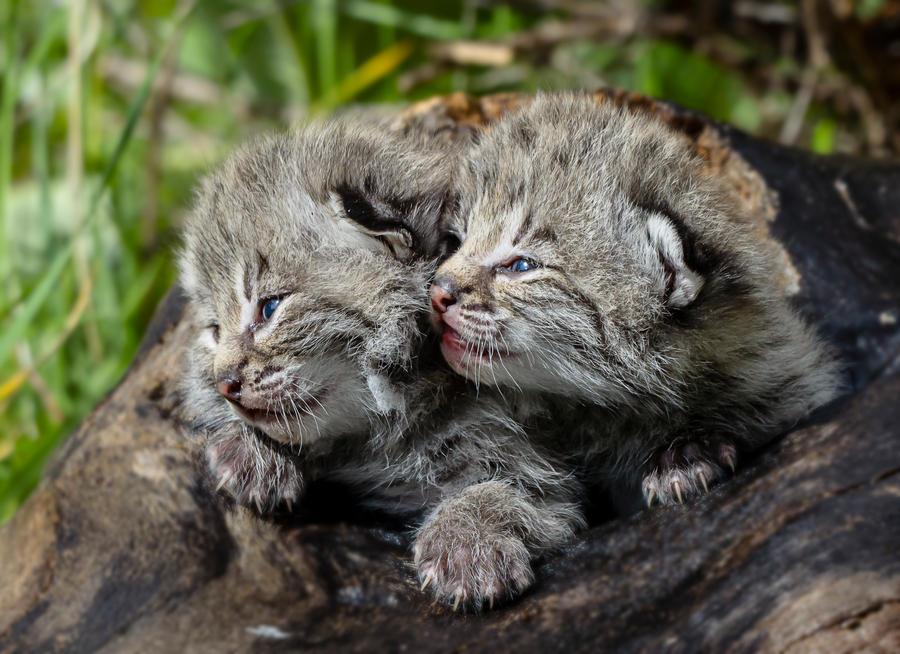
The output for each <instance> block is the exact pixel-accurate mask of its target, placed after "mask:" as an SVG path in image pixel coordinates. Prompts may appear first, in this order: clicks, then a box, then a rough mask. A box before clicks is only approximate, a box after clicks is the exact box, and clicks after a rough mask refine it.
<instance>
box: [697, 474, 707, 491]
mask: <svg viewBox="0 0 900 654" xmlns="http://www.w3.org/2000/svg"><path fill="white" fill-rule="evenodd" d="M697 476H698V477H699V478H700V483H701V484H703V491H704V492H705V493H708V492H709V486H708V485H707V484H706V475H704V474H703V473H702V472H698V473H697Z"/></svg>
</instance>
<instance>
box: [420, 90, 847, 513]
mask: <svg viewBox="0 0 900 654" xmlns="http://www.w3.org/2000/svg"><path fill="white" fill-rule="evenodd" d="M456 187H457V194H458V197H459V203H458V207H457V210H456V211H454V212H453V214H452V215H451V216H449V218H448V219H447V221H446V224H445V227H444V229H445V230H446V231H448V232H452V233H454V234H456V236H457V237H458V238H459V239H460V240H462V245H461V247H460V249H459V250H458V251H457V252H456V253H455V254H454V256H452V257H451V258H450V259H449V260H447V261H446V262H445V263H443V265H442V266H441V267H440V269H439V270H438V272H437V277H436V284H438V285H440V286H441V287H443V288H445V289H447V290H449V291H451V292H452V294H453V296H454V299H455V302H454V303H453V304H452V306H450V307H449V309H448V310H447V312H446V314H443V315H442V316H439V315H438V314H435V318H436V326H437V328H438V330H439V331H441V332H445V338H444V345H443V351H444V354H445V357H446V358H447V360H448V362H449V363H450V364H451V365H452V366H453V367H454V369H455V370H457V372H459V373H461V374H463V375H465V376H467V377H469V378H470V379H472V380H474V381H476V382H477V383H479V384H483V385H490V386H499V387H504V388H506V389H508V390H507V391H506V392H511V393H513V394H516V393H517V392H518V391H522V392H523V393H525V394H526V395H532V396H534V395H535V394H536V393H537V394H541V395H543V397H544V398H545V399H547V400H548V401H550V402H551V403H553V404H554V405H555V406H556V407H557V411H559V415H560V417H561V418H562V417H564V416H567V415H568V416H572V415H575V416H578V419H577V420H575V421H572V422H571V424H570V426H569V427H567V429H571V433H572V438H571V440H570V441H569V445H568V451H569V452H570V454H571V455H572V456H574V457H581V458H585V457H587V459H588V460H589V461H591V462H592V463H591V467H592V469H593V470H594V471H595V472H596V473H597V474H598V476H601V477H605V478H607V479H612V480H614V482H615V484H616V485H618V486H624V487H629V488H632V489H636V488H637V487H638V485H640V484H641V482H642V480H643V486H644V488H643V490H644V494H645V499H646V500H647V501H652V500H653V499H654V498H656V499H659V500H660V501H664V502H665V501H680V499H681V498H682V495H689V494H691V493H696V492H701V491H702V490H703V488H702V487H705V486H706V485H707V484H708V483H711V482H712V481H713V480H714V479H716V478H718V477H721V476H722V473H723V469H724V468H727V467H730V466H732V465H733V463H734V456H735V449H734V446H735V445H736V446H737V447H738V448H739V449H750V448H753V447H755V446H758V445H759V444H760V443H762V442H764V441H766V440H768V439H770V438H771V437H773V436H774V435H776V434H777V433H778V431H779V430H780V429H782V428H784V427H786V426H788V425H790V424H792V423H794V422H796V421H797V420H798V419H800V418H803V417H804V416H806V415H807V413H808V412H809V411H810V410H811V409H813V408H815V407H817V406H819V405H821V404H823V403H825V402H827V401H828V400H829V399H831V398H832V397H833V395H834V393H835V388H836V375H835V365H834V363H833V362H832V360H831V358H830V356H829V355H828V353H827V351H826V349H825V348H824V347H823V346H822V345H821V343H820V342H819V340H818V339H817V337H816V336H815V334H814V332H813V330H811V329H810V328H808V327H807V326H806V325H805V324H804V323H803V322H802V321H801V319H800V318H799V317H798V316H797V314H796V313H795V312H794V311H793V310H792V309H791V307H790V305H789V302H788V301H787V300H786V299H785V298H784V297H783V295H782V294H781V292H780V290H779V289H778V286H777V284H776V281H775V280H776V273H775V272H774V270H773V267H772V265H771V262H772V261H774V257H773V256H771V253H770V252H769V250H768V247H769V246H768V245H767V244H766V242H765V240H764V238H763V237H762V236H761V235H760V234H759V233H757V232H754V226H753V224H751V220H750V219H749V218H748V217H747V216H745V215H744V214H742V212H741V210H740V209H739V208H738V207H737V206H736V205H735V204H734V202H733V201H731V200H730V199H729V196H728V195H727V194H726V193H725V192H724V191H723V188H722V187H721V186H720V182H719V181H718V180H716V179H714V178H712V177H710V176H709V175H708V174H706V173H704V172H703V170H701V164H700V161H699V159H698V157H697V156H696V155H695V154H693V153H692V150H691V148H690V146H689V144H688V143H687V140H686V139H685V137H683V136H682V135H680V134H677V133H676V132H674V131H673V130H671V129H669V128H668V127H666V126H665V125H663V124H662V123H661V122H659V121H657V120H656V119H654V118H653V117H651V116H648V115H643V114H640V113H635V112H630V111H628V110H625V109H621V108H616V107H614V106H611V105H610V104H609V103H606V104H598V103H597V102H595V100H594V99H593V98H591V97H590V96H588V95H586V94H578V93H561V94H547V95H542V96H539V97H538V98H537V99H536V100H535V101H534V103H533V104H531V105H530V106H529V107H527V108H525V109H522V110H521V111H519V112H516V113H515V114H512V115H510V116H508V117H507V118H505V119H503V120H501V121H499V122H498V123H497V124H495V125H494V126H493V127H492V128H490V129H489V130H488V131H487V132H486V133H485V134H484V135H483V136H482V138H481V140H480V142H479V143H478V144H477V145H475V146H474V147H473V148H472V149H471V151H470V152H469V153H468V155H467V156H466V158H465V161H464V162H463V164H462V165H461V166H460V169H459V174H458V176H457V180H456ZM518 257H526V258H528V259H529V260H532V261H534V262H536V264H537V266H536V267H535V268H533V269H531V270H527V271H525V272H521V273H516V272H512V271H511V270H510V267H509V263H510V262H511V261H515V259H516V258H518ZM454 332H455V333H454ZM566 407H570V408H568V409H567V408H566ZM571 407H577V408H574V409H572V408H571ZM682 445H684V446H685V447H686V449H679V448H681V447H682ZM560 447H561V448H562V449H563V450H565V449H566V446H560ZM666 452H669V453H670V454H672V453H674V455H675V456H674V460H673V457H672V456H669V457H668V459H667V457H666V456H665V453H666ZM679 461H680V463H679ZM692 465H693V466H695V467H694V468H691V466H692Z"/></svg>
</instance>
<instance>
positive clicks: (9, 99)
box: [0, 0, 20, 291]
mask: <svg viewBox="0 0 900 654" xmlns="http://www.w3.org/2000/svg"><path fill="white" fill-rule="evenodd" d="M19 15H20V14H19V2H18V0H13V1H12V2H11V3H10V4H9V5H8V7H7V15H6V25H5V27H6V29H5V30H4V34H3V38H4V41H5V43H6V52H5V58H6V72H5V73H4V75H3V97H2V101H0V102H2V104H0V282H2V283H3V285H4V286H6V287H8V286H9V284H8V282H9V280H10V276H9V275H10V269H11V265H10V264H11V261H12V252H10V250H9V230H10V229H11V226H10V225H9V220H8V218H7V215H6V204H7V196H8V194H9V187H10V185H11V184H12V153H13V145H14V142H15V124H14V119H15V110H16V98H18V97H19V89H18V86H19V32H20V29H19ZM8 290H9V289H8V288H7V291H8Z"/></svg>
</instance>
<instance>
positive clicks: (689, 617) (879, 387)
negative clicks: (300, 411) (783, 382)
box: [0, 94, 900, 653]
mask: <svg viewBox="0 0 900 654" xmlns="http://www.w3.org/2000/svg"><path fill="white" fill-rule="evenodd" d="M605 97H606V98H607V101H616V102H623V103H626V104H628V105H629V106H631V107H632V109H633V110H635V111H644V110H649V111H654V112H656V113H658V114H660V115H661V116H663V117H664V118H665V119H667V120H669V121H670V122H671V123H672V124H673V125H676V126H677V127H679V129H683V130H684V131H685V132H686V133H687V134H688V135H689V136H690V137H691V138H692V139H694V141H695V142H696V143H697V146H698V148H699V149H700V151H701V152H702V153H703V154H704V156H706V157H707V160H708V162H709V166H710V170H711V171H712V172H713V173H714V174H720V175H722V176H723V177H725V178H726V179H728V180H729V182H731V183H732V184H733V187H734V189H735V192H736V193H739V194H740V195H741V197H742V198H743V200H744V201H745V203H746V206H747V207H748V208H750V209H751V210H753V211H754V212H755V213H756V214H757V215H758V216H759V220H760V229H761V230H765V233H767V234H769V235H770V236H771V237H772V238H774V240H775V241H776V242H777V243H779V244H780V245H781V246H782V248H783V256H784V273H785V274H784V287H785V292H788V293H791V294H793V295H794V296H795V297H796V298H797V301H798V303H799V304H800V306H801V307H802V308H803V309H804V310H805V311H806V312H807V313H808V314H809V315H810V316H811V317H813V318H814V319H816V320H817V321H819V322H820V324H821V326H822V329H823V332H824V333H825V334H826V335H827V336H828V337H829V338H830V339H831V340H832V341H833V342H834V343H835V344H836V346H837V347H838V348H839V349H840V351H841V353H842V354H843V357H844V360H845V361H846V363H847V373H848V397H846V398H845V399H843V400H842V401H840V402H838V403H837V404H836V405H835V406H832V407H829V408H827V409H826V410H825V411H823V412H822V413H821V414H820V415H819V416H817V417H816V418H815V419H814V420H812V421H811V423H810V424H808V425H806V426H801V427H800V428H798V429H796V430H794V431H793V432H791V433H789V434H788V435H787V436H786V437H785V438H783V439H781V440H779V441H778V442H776V443H774V444H773V445H772V446H770V447H769V448H767V449H766V450H765V451H764V452H762V453H760V454H759V455H758V456H756V457H755V458H754V460H752V461H745V462H744V465H743V466H742V467H741V468H740V470H739V472H738V474H737V476H736V478H735V479H734V480H731V481H729V482H728V483H726V484H724V485H723V486H720V487H718V488H716V489H714V490H713V492H712V493H711V494H710V495H709V496H708V497H705V498H703V499H702V500H700V501H697V502H695V503H692V504H690V505H688V506H680V507H657V508H654V509H653V510H649V511H644V512H641V513H639V514H637V515H634V516H631V517H630V518H627V519H618V520H612V521H607V522H605V523H603V524H600V525H598V526H595V527H593V528H592V529H590V530H589V531H587V532H585V533H583V534H581V535H580V536H579V537H578V538H576V539H575V541H574V542H573V543H572V544H571V546H570V547H568V548H567V549H566V550H565V551H563V552H561V553H560V554H558V555H556V556H552V557H549V558H548V559H547V560H546V561H544V562H543V563H542V564H540V565H539V566H538V583H537V585H536V586H535V587H534V589H533V590H531V591H530V592H528V593H527V594H526V595H525V596H524V597H523V598H521V599H520V600H518V601H516V602H513V603H511V604H510V605H508V606H506V607H502V608H500V609H497V610H494V611H492V612H488V613H485V614H482V615H468V616H458V615H454V614H453V613H452V612H450V611H449V610H447V609H445V608H443V607H438V606H432V605H431V604H430V600H429V599H428V598H427V597H425V596H423V595H421V594H420V593H419V592H418V590H417V589H416V586H415V582H414V578H413V573H412V570H411V569H410V568H409V567H408V565H407V561H408V549H407V548H408V542H407V534H406V532H405V530H404V526H403V525H397V524H391V523H390V522H387V521H384V520H379V519H378V518H377V517H373V516H365V515H359V514H357V513H355V512H354V511H353V509H352V506H351V505H350V504H349V503H348V502H346V501H343V500H341V498H340V495H339V493H338V492H337V491H336V490H335V489H328V488H323V489H320V490H319V492H318V499H317V500H314V501H313V502H312V507H311V508H309V509H307V510H306V512H305V513H302V514H300V515H297V516H281V517H280V519H279V520H277V521H261V520H259V519H258V518H256V517H255V516H254V515H252V514H251V513H249V512H247V511H245V510H243V509H238V508H234V507H229V506H227V504H226V503H225V502H224V501H223V500H222V499H220V498H218V497H216V496H215V495H214V494H213V493H212V492H211V490H210V486H209V483H208V480H207V479H206V478H205V477H204V476H203V474H202V473H201V472H199V470H200V468H199V467H198V465H197V461H198V459H199V455H198V452H197V445H196V443H195V442H194V440H193V439H192V438H191V435H190V434H189V432H188V430H187V428H186V426H185V425H183V424H182V423H181V421H180V419H179V415H180V413H179V412H180V407H179V401H180V398H179V396H178V394H177V392H176V388H177V387H176V383H175V379H176V376H177V374H178V370H179V367H180V364H181V361H182V360H183V357H184V351H185V347H186V341H187V337H188V333H187V329H186V327H185V325H184V324H183V323H182V321H181V320H180V319H181V316H182V312H183V308H184V305H183V300H182V299H181V297H180V295H179V294H178V291H177V289H175V290H173V291H172V293H170V295H169V297H168V298H167V299H166V300H165V301H164V302H163V304H162V306H161V307H160V309H159V310H158V313H157V316H156V319H155V321H154V323H153V325H152V326H151V327H150V329H149V331H148V333H147V336H146V339H145V342H144V344H143V346H142V347H141V350H140V352H139V353H138V355H137V357H136V359H135V361H134V363H133V365H132V366H131V368H130V370H129V372H128V373H127V375H126V376H125V378H124V379H123V380H122V382H121V383H120V384H119V386H118V387H117V388H116V389H115V390H113V391H112V392H111V393H110V395H109V396H108V397H107V398H106V399H105V400H104V401H103V402H102V403H101V404H100V405H99V406H98V407H97V409H96V410H95V411H94V413H93V414H92V415H91V416H90V417H89V418H88V419H87V420H85V422H84V424H83V425H82V426H81V427H80V428H79V429H78V431H77V432H76V433H75V434H73V435H72V436H71V437H70V438H69V440H68V441H66V443H65V444H64V445H63V447H62V448H61V450H60V451H59V452H58V453H57V455H56V456H55V458H54V462H53V463H52V465H51V466H50V467H49V468H48V469H47V471H46V473H45V477H44V480H43V481H42V483H41V485H40V486H39V488H38V489H37V491H36V492H35V493H34V495H33V496H32V497H31V498H30V499H29V500H28V501H27V502H26V504H25V505H24V506H23V507H22V508H21V509H20V511H19V512H18V513H17V515H16V516H15V517H14V518H13V520H12V521H11V522H10V524H8V525H7V526H6V527H5V528H3V530H2V531H0V652H2V653H7V652H121V651H128V652H131V651H134V652H151V651H166V652H169V651H172V652H232V651H263V652H266V651H298V650H313V651H340V652H374V651H399V650H401V649H406V650H408V651H467V652H482V651H489V652H492V651H507V650H512V651H516V649H518V650H519V651H532V650H535V651H602V650H613V651H623V652H631V651H648V652H658V651H673V652H694V651H710V652H724V651H734V652H758V651H761V652H784V651H789V652H844V651H855V650H858V649H860V648H868V649H869V650H870V651H885V652H888V651H900V325H898V322H900V164H896V163H894V164H892V163H866V162H860V161H853V160H846V161H845V160H840V159H821V158H815V157H812V156H809V155H806V154H803V153H799V152H796V151H793V150H787V149H783V148H780V147H778V146H775V145H771V144H768V143H763V142H759V141H756V140H754V139H752V138H750V137H747V136H745V135H743V134H741V133H738V132H735V131H733V130H731V129H729V128H727V127H724V126H721V125H715V124H711V123H709V122H707V121H704V120H703V119H702V118H699V117H696V116H693V115H690V114H687V113H685V112H682V111H679V110H676V109H673V108H671V107H668V106H663V105H658V104H654V103H651V102H648V101H646V100H644V99H641V98H638V97H635V96H629V95H627V94H609V95H606V96H605ZM523 101H527V98H523V97H521V96H500V97H495V98H490V99H486V100H484V101H480V102H479V101H473V100H470V99H467V98H464V97H460V96H456V97H453V98H450V99H443V100H439V101H433V102H431V103H424V104H422V105H420V106H419V107H417V108H416V109H415V110H414V111H412V112H410V114H409V115H410V116H412V118H411V119H413V120H422V121H424V124H427V125H429V126H431V127H433V128H434V130H435V131H436V133H439V134H442V135H443V137H449V138H452V137H453V135H454V133H455V130H456V128H457V127H458V126H459V125H463V126H464V127H465V128H467V129H468V128H477V127H478V126H479V125H480V124H481V123H482V122H484V121H489V120H491V119H492V118H493V117H495V116H497V115H499V114H500V113H502V111H503V110H505V109H506V108H507V107H509V106H511V105H513V104H515V103H518V102H523ZM336 493H338V494H336Z"/></svg>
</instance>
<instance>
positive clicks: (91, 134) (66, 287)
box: [0, 0, 877, 523]
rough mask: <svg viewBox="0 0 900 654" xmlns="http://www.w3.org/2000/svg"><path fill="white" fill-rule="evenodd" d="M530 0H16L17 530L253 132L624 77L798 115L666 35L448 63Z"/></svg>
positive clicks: (8, 183) (3, 378)
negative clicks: (206, 193)
mask: <svg viewBox="0 0 900 654" xmlns="http://www.w3.org/2000/svg"><path fill="white" fill-rule="evenodd" d="M876 4H877V2H875V1H874V0H868V1H867V2H865V3H863V4H862V5H861V9H860V10H861V11H863V10H865V11H873V10H877V6H875V5H876ZM522 6H523V5H516V7H519V8H511V7H509V6H505V5H502V4H486V3H480V4H476V3H474V2H471V1H465V0H445V1H443V2H440V3H427V4H426V3H420V2H412V1H409V0H308V1H284V2H276V1H275V0H269V1H268V2H249V1H247V2H238V1H237V0H200V1H198V2H196V3H192V2H186V1H184V0H69V1H68V2H66V3H60V2H53V1H51V0H2V1H0V34H2V35H3V37H2V47H0V50H2V52H0V57H2V60H0V66H2V87H0V94H2V95H0V523H2V522H3V521H5V520H6V519H8V518H9V517H10V516H11V515H12V513H13V511H14V510H15V508H16V507H17V506H18V504H19V503H20V502H21V501H22V500H23V499H24V498H25V497H26V496H27V494H28V492H29V491H30V490H31V489H32V488H33V487H34V485H35V484H36V483H37V481H38V479H39V476H40V473H41V470H42V468H43V466H44V464H45V462H46V460H47V458H48V456H49V454H50V453H51V452H52V451H53V449H54V448H55V446H56V445H57V444H58V443H59V442H60V440H61V439H62V438H64V437H65V435H66V434H68V433H69V432H71V431H72V430H73V429H74V428H75V427H76V426H77V424H78V423H79V421H80V420H81V419H82V418H83V417H84V416H85V415H86V414H87V413H88V412H89V410H90V409H91V408H92V407H93V406H94V405H95V404H96V403H97V402H98V401H99V400H100V399H101V398H102V397H103V395H104V394H105V393H107V392H108V391H109V390H110V388H112V386H113V385H114V384H115V383H116V381H117V380H118V379H119V378H120V377H121V375H122V373H123V371H124V370H125V368H126V367H127V365H128V363H129V361H130V359H131V358H132V356H133V354H134V352H135V349H136V347H137V345H138V343H139V340H140V338H141V335H142V333H143V331H144V328H145V326H146V324H147V321H148V319H149V318H150V316H151V315H152V313H153V310H154V307H155V306H156V304H157V303H158V301H159V300H160V298H161V297H162V295H163V294H164V293H165V291H166V290H167V289H168V287H169V286H170V285H171V283H172V281H173V279H174V276H175V271H174V269H173V266H172V252H173V249H174V247H175V245H176V243H177V236H176V234H177V227H178V225H179V223H180V222H181V218H182V216H183V214H184V211H185V210H186V208H187V207H189V205H190V192H191V187H192V185H193V184H194V183H195V182H196V180H197V178H198V176H199V175H201V174H202V172H203V171H204V170H206V169H207V168H208V167H209V166H211V165H213V164H214V163H215V162H216V161H218V160H220V159H221V158H222V157H223V156H224V155H225V154H226V153H227V152H228V151H229V150H231V149H232V148H233V147H234V146H235V144H237V143H239V142H240V141H242V140H243V139H246V138H247V137H248V136H249V135H251V134H254V133H258V132H261V131H266V130H271V129H276V128H279V127H283V126H284V125H285V124H287V123H290V122H292V121H295V120H297V119H300V118H302V117H303V116H305V115H308V114H311V113H322V112H328V111H330V110H332V109H334V108H335V107H336V106H338V105H340V104H345V103H373V102H391V103H394V102H401V101H404V102H405V101H410V100H415V99H418V98H423V97H428V96H431V95H434V94H441V93H449V92H452V91H457V90H461V91H467V92H472V93H488V92H494V91H502V90H523V91H534V90H538V89H553V88H562V87H586V88H595V87H598V86H601V85H615V86H622V87H626V88H631V89H635V90H638V91H642V92H645V93H649V94H652V95H655V96H657V97H660V98H664V99H669V100H673V101H675V102H678V103H680V104H682V105H685V106H687V107H690V108H693V109H697V110H700V111H704V112H707V113H709V114H711V115H713V116H715V117H716V118H720V119H722V120H725V121H729V122H732V123H735V124H737V125H739V126H741V127H743V128H745V129H748V130H751V131H757V132H763V133H765V132H766V130H768V131H769V132H771V130H772V126H773V125H776V126H777V125H778V124H779V123H780V121H782V120H784V116H785V115H786V113H787V111H788V109H789V107H790V104H791V97H790V96H789V95H788V94H787V93H786V92H785V91H784V90H779V88H778V87H777V86H776V87H775V88H773V89H772V90H765V91H762V92H761V91H757V90H754V89H755V87H753V86H752V85H751V84H750V83H749V82H748V78H747V76H746V75H745V74H744V73H743V72H742V71H740V70H738V69H737V68H736V67H731V68H729V67H726V66H724V65H722V64H721V63H717V62H716V61H713V60H712V59H710V58H709V57H707V56H705V55H703V54H700V53H697V52H693V51H690V50H688V49H686V48H685V46H683V45H679V44H677V43H675V42H672V41H668V40H664V39H656V38H651V37H640V36H636V37H634V38H630V39H628V40H627V41H610V42H602V41H596V40H595V41H590V40H578V39H573V40H572V41H571V42H565V43H563V44H561V45H559V46H558V47H555V48H554V49H553V50H552V51H549V52H547V51H540V52H538V53H536V54H535V56H533V57H529V56H528V55H527V53H526V55H523V56H517V57H516V58H515V60H514V61H513V62H512V63H510V64H509V65H505V66H498V67H491V66H488V65H481V66H479V65H447V64H446V63H437V64H435V62H434V55H433V53H432V52H431V50H430V46H431V45H432V44H434V43H435V42H439V41H444V40H448V39H469V40H478V39H481V40H499V41H503V40H504V39H506V38H507V37H510V36H513V35H516V34H522V33H526V32H527V31H528V30H531V29H533V28H535V27H537V26H540V25H541V24H544V23H546V22H547V21H551V20H554V19H555V18H558V15H556V14H543V15H542V14H540V13H537V12H536V11H532V12H529V11H527V10H525V9H522V8H521V7H522ZM863 6H864V7H866V9H863V8H862V7H863ZM873 7H874V9H873ZM731 45H732V46H734V47H735V48H738V47H740V46H739V44H731ZM526 49H527V48H526ZM754 56H757V57H762V58H764V59H768V60H769V62H770V63H771V65H772V66H786V67H787V68H788V69H789V68H790V66H791V62H785V61H780V60H779V59H778V57H777V56H776V55H774V54H773V53H768V52H764V51H762V52H758V53H755V54H754ZM431 64H434V65H433V70H432V69H429V68H428V66H429V65H431ZM423 71H424V72H423ZM836 125H837V123H836V122H835V119H834V118H833V117H831V116H829V115H825V114H821V115H818V116H817V117H816V122H815V124H814V126H813V127H812V128H811V132H810V133H811V137H810V141H809V145H810V146H811V147H812V149H814V150H816V151H817V152H829V151H831V150H832V148H833V147H834V141H835V132H836Z"/></svg>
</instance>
